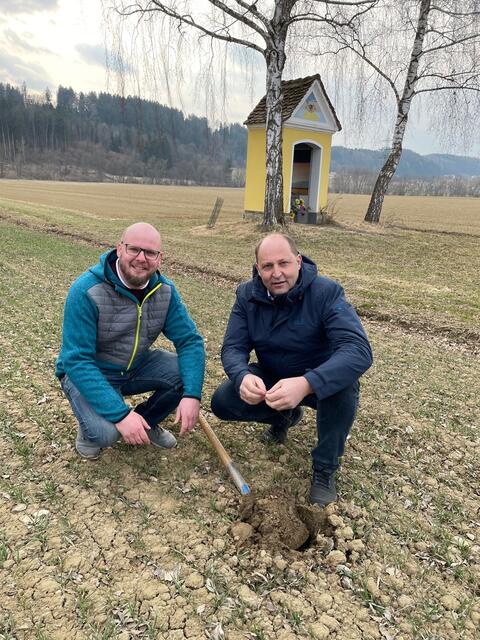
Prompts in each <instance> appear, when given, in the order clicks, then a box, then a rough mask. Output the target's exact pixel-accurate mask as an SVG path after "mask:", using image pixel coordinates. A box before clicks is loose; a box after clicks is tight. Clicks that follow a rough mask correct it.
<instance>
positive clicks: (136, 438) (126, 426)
mask: <svg viewBox="0 0 480 640" xmlns="http://www.w3.org/2000/svg"><path fill="white" fill-rule="evenodd" d="M116 427H117V429H118V430H119V431H120V433H121V434H122V438H123V439H124V440H125V442H126V443H127V444H150V439H149V437H148V435H147V432H146V429H150V426H149V424H148V423H147V422H146V421H145V420H144V419H143V418H142V416H141V415H140V414H139V413H135V411H130V413H129V414H128V416H126V417H125V418H124V419H123V420H120V422H117V424H116Z"/></svg>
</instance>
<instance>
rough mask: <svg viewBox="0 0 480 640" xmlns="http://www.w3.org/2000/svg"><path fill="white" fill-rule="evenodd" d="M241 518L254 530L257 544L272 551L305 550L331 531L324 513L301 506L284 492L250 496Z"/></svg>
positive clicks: (314, 508) (247, 497)
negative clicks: (328, 529)
mask: <svg viewBox="0 0 480 640" xmlns="http://www.w3.org/2000/svg"><path fill="white" fill-rule="evenodd" d="M240 518H241V520H242V521H243V522H248V523H249V524H250V525H251V526H252V527H253V529H254V531H255V534H254V536H253V540H254V542H255V543H256V544H258V546H260V547H262V548H265V549H271V550H275V549H278V548H287V549H295V550H297V549H301V548H302V547H304V546H307V545H308V544H309V543H310V542H311V541H312V540H314V539H315V537H316V535H317V534H318V533H319V532H320V531H321V530H322V531H326V529H327V520H326V516H325V515H324V512H323V509H320V508H318V507H310V506H308V507H307V506H305V505H301V504H299V503H298V502H297V501H296V499H295V498H294V497H293V496H291V495H288V494H287V493H285V492H283V491H276V492H271V491H270V492H268V493H264V494H263V495H261V494H258V495H256V494H251V495H249V496H246V497H245V498H244V499H243V501H242V505H241V508H240Z"/></svg>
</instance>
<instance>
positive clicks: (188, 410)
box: [175, 398, 200, 436]
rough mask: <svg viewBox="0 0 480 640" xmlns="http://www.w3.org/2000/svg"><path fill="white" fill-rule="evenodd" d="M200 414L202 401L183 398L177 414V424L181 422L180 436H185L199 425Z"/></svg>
mask: <svg viewBox="0 0 480 640" xmlns="http://www.w3.org/2000/svg"><path fill="white" fill-rule="evenodd" d="M199 412H200V400H197V399H196V398H182V399H181V400H180V404H179V405H178V407H177V413H176V414H175V424H176V423H177V422H181V424H182V426H181V428H180V435H181V436H184V435H186V434H187V433H188V432H189V431H191V430H192V429H193V428H194V426H195V425H196V424H197V420H198V414H199Z"/></svg>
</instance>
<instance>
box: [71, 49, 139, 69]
mask: <svg viewBox="0 0 480 640" xmlns="http://www.w3.org/2000/svg"><path fill="white" fill-rule="evenodd" d="M75 49H76V50H77V52H78V53H79V54H80V56H81V58H82V60H83V61H84V62H86V63H87V64H92V65H96V66H99V67H102V69H108V70H110V71H113V72H119V73H123V74H131V73H133V67H132V65H130V64H129V63H128V62H126V61H125V60H121V61H120V60H119V58H118V56H116V55H115V54H113V53H112V52H111V51H109V50H108V49H107V50H106V49H105V47H104V46H103V45H101V44H95V45H92V44H85V43H80V44H77V45H75Z"/></svg>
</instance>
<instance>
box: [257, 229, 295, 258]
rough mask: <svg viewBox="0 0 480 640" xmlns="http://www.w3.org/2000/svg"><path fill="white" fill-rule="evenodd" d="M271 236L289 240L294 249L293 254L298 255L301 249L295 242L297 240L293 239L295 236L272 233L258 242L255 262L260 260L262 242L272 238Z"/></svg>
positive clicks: (289, 244) (291, 247)
mask: <svg viewBox="0 0 480 640" xmlns="http://www.w3.org/2000/svg"><path fill="white" fill-rule="evenodd" d="M271 236H280V237H281V238H283V239H284V240H286V241H287V242H288V246H289V247H290V249H291V250H292V253H293V255H295V256H298V254H299V253H300V251H299V250H298V249H297V245H296V244H295V240H293V238H291V237H290V236H287V234H286V233H271V234H270V235H268V236H265V237H264V238H262V239H261V240H260V241H259V242H258V243H257V246H256V247H255V262H258V252H259V251H260V247H261V246H262V242H263V241H264V240H265V239H266V238H270V237H271Z"/></svg>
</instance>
